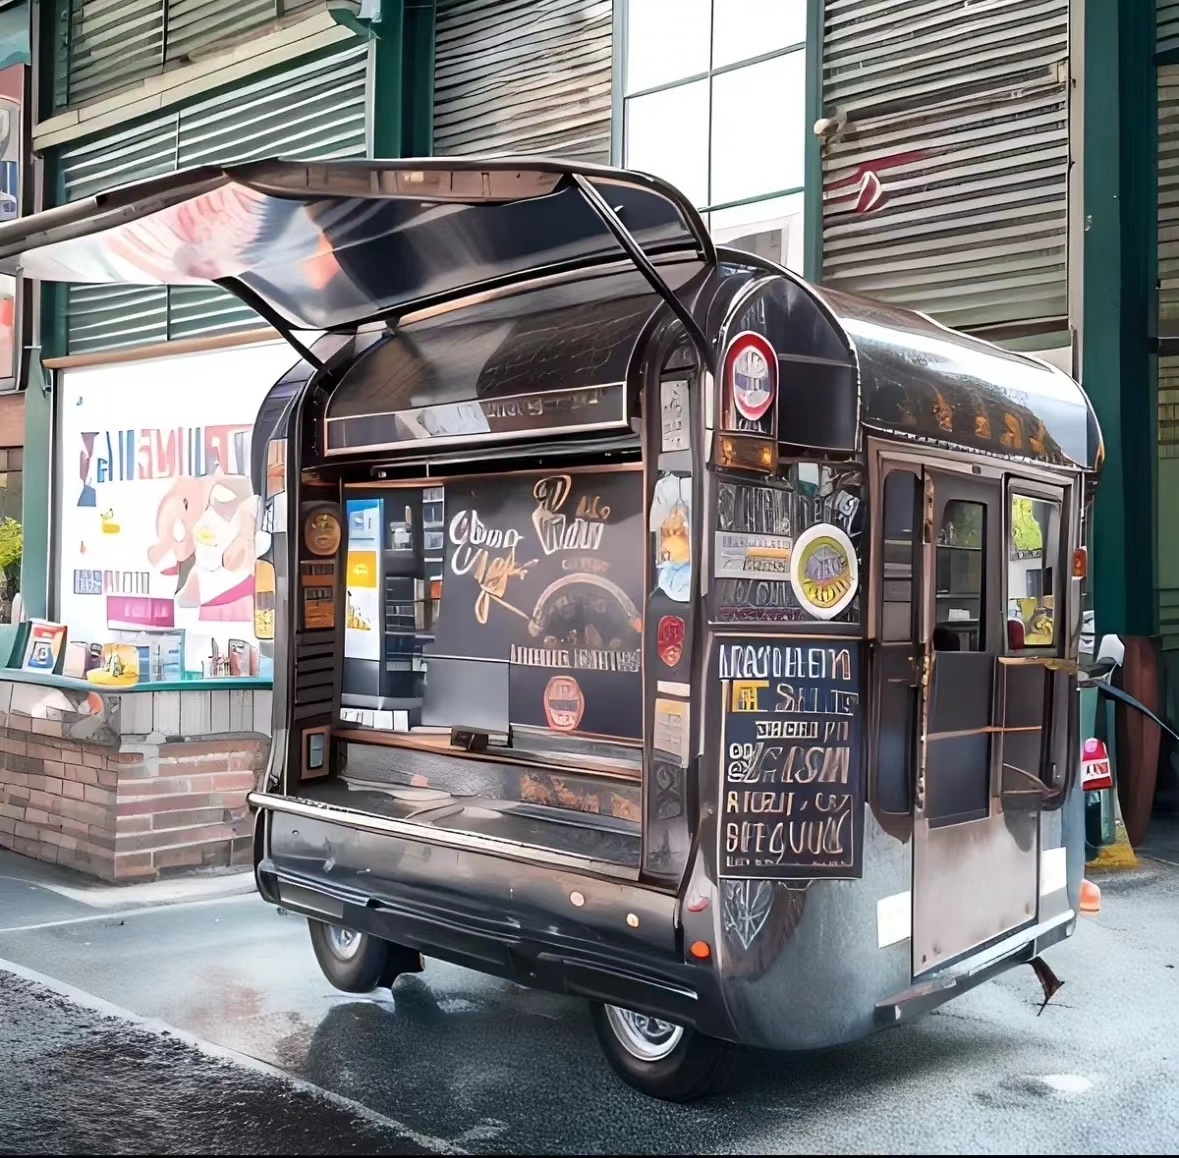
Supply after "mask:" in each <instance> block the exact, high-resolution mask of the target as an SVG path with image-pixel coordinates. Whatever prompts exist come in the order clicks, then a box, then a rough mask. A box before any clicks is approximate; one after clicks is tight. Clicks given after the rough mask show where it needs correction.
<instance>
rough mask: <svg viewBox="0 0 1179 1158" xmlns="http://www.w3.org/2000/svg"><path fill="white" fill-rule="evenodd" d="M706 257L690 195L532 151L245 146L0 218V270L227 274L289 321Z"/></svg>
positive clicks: (151, 277)
mask: <svg viewBox="0 0 1179 1158" xmlns="http://www.w3.org/2000/svg"><path fill="white" fill-rule="evenodd" d="M579 182H586V183H588V185H589V186H591V187H592V191H591V195H592V193H596V194H599V195H600V196H601V198H602V199H603V200H604V201H605V203H606V204H607V205H608V206H609V209H611V210H613V211H614V213H615V214H616V215H617V217H618V219H619V221H620V222H621V224H622V225H623V226H625V228H626V231H627V232H628V233H629V234H630V236H631V237H632V238H633V239H634V241H635V242H637V243H638V245H639V246H640V247H641V249H642V251H643V253H644V254H646V255H648V256H653V255H658V254H661V253H667V252H676V251H683V252H692V253H696V254H697V255H699V256H701V257H704V258H706V259H708V260H714V258H715V254H714V251H713V248H712V243H711V241H710V240H709V238H708V235H707V232H706V231H705V229H704V226H703V223H702V221H701V219H700V217H699V214H697V213H696V211H695V209H693V208H692V206H691V204H690V203H689V202H688V201H687V200H686V199H685V198H684V197H683V195H682V194H680V193H679V192H678V191H677V190H676V189H674V188H672V187H671V186H670V185H667V184H666V183H665V182H662V181H659V180H658V179H656V178H653V177H647V176H644V175H642V174H636V173H630V172H624V171H621V170H615V169H607V168H602V167H598V166H591V165H571V164H564V163H561V162H556V161H548V160H535V161H534V160H532V159H523V160H522V159H519V158H508V159H495V160H482V159H472V158H464V159H462V160H461V161H459V160H454V161H448V160H439V159H431V160H404V161H346V162H341V161H336V162H331V163H326V164H310V163H300V162H292V161H259V162H256V163H254V164H248V165H241V166H236V167H230V168H217V167H205V168H201V169H193V170H188V171H186V172H183V173H176V174H173V175H171V176H167V177H161V178H155V179H153V180H150V181H144V182H140V183H138V184H134V185H127V186H125V187H123V188H121V189H115V190H112V191H111V192H109V193H100V194H97V195H96V196H94V197H90V198H86V199H83V200H81V201H75V202H71V203H70V204H68V205H65V206H61V207H60V208H57V209H50V210H46V211H45V212H43V213H38V214H35V215H34V216H31V217H27V218H23V219H20V220H18V221H14V222H10V223H8V224H5V225H0V272H4V273H9V274H14V273H17V272H23V273H24V274H26V275H27V276H29V277H33V278H39V279H42V280H46V281H70V282H80V283H89V284H96V283H120V284H133V285H159V284H163V285H194V284H196V285H200V284H206V283H208V282H210V281H212V282H222V283H229V284H230V288H235V289H237V290H238V291H239V292H240V288H241V287H245V289H246V290H247V291H248V292H247V294H246V295H245V296H247V297H249V296H251V295H252V296H253V297H254V298H255V299H257V300H256V302H255V303H253V304H257V303H258V302H260V303H261V304H262V307H263V309H264V310H266V309H269V310H270V311H273V312H274V313H275V314H276V315H277V317H278V318H279V319H281V320H282V321H284V322H285V323H287V324H288V325H290V326H291V327H294V328H297V329H299V328H301V329H317V330H323V329H330V328H332V327H335V326H344V325H349V324H352V323H355V322H358V321H361V320H364V319H366V318H370V317H372V316H373V315H375V314H378V313H381V312H383V311H389V310H394V309H397V308H399V307H405V306H407V305H410V304H412V303H416V302H421V301H424V300H429V299H432V298H435V297H441V296H444V295H449V294H453V293H457V292H460V291H463V290H473V289H476V288H478V287H480V286H485V285H488V284H494V283H498V282H502V281H504V280H509V279H511V278H513V277H522V276H526V275H528V274H530V273H535V272H538V271H541V270H544V269H547V268H552V267H557V266H561V265H565V264H570V263H573V264H593V263H595V262H601V261H610V260H615V259H617V258H618V257H619V256H621V254H622V253H623V252H624V251H623V250H622V248H621V247H620V243H619V241H618V240H617V238H616V236H615V235H614V234H613V233H612V232H611V230H610V229H609V228H608V226H607V224H606V222H605V221H604V220H603V218H602V216H601V215H600V213H599V212H598V211H596V210H595V208H594V206H593V204H592V203H591V200H590V198H589V197H587V195H586V193H585V192H583V189H582V188H581V187H579V184H578V183H579Z"/></svg>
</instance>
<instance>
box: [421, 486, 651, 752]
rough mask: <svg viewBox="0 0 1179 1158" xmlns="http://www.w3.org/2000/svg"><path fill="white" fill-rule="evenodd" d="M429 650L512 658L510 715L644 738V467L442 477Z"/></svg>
mask: <svg viewBox="0 0 1179 1158" xmlns="http://www.w3.org/2000/svg"><path fill="white" fill-rule="evenodd" d="M445 502H446V530H445V542H444V549H445V569H444V572H443V579H442V594H441V604H440V607H439V613H438V619H437V622H436V624H435V627H434V642H433V645H432V646H431V647H430V648H429V650H428V652H427V659H429V657H430V656H448V657H458V658H461V659H480V660H499V661H503V662H505V663H506V664H507V665H508V666H507V668H506V669H505V677H506V678H507V680H508V709H509V715H510V717H511V722H512V723H513V724H523V725H532V726H536V727H541V728H547V729H549V730H551V731H555V732H568V733H577V734H580V735H602V736H611V737H619V738H624V739H641V737H642V703H643V694H642V626H643V625H642V605H643V551H644V526H643V475H642V472H641V471H638V470H611V471H594V470H583V471H574V472H570V473H560V474H557V473H545V474H540V473H535V474H533V473H528V474H510V475H499V476H496V475H486V476H482V477H480V478H474V479H464V480H455V481H452V482H447V483H446V495H445Z"/></svg>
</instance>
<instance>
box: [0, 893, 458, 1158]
mask: <svg viewBox="0 0 1179 1158" xmlns="http://www.w3.org/2000/svg"><path fill="white" fill-rule="evenodd" d="M173 907H174V906H173ZM0 970H3V971H4V972H6V973H10V974H12V976H14V977H20V978H22V979H23V980H25V981H31V982H32V983H33V984H34V985H41V986H43V987H44V988H46V989H48V990H50V991H52V992H53V993H56V994H58V995H59V996H61V997H64V998H66V999H67V1000H68V1001H71V1002H73V1003H74V1004H75V1005H79V1006H81V1007H82V1008H84V1009H89V1010H91V1011H92V1012H94V1013H98V1014H102V1015H103V1016H105V1017H113V1018H117V1019H118V1020H120V1021H124V1022H127V1023H128V1024H129V1025H132V1026H134V1027H135V1028H137V1029H142V1030H145V1031H147V1032H148V1033H152V1034H156V1035H158V1036H166V1037H169V1038H171V1039H172V1040H174V1041H180V1042H183V1043H184V1044H185V1045H188V1046H191V1047H192V1048H193V1049H197V1050H200V1051H201V1053H203V1054H205V1055H206V1056H207V1057H211V1058H216V1059H218V1060H220V1061H228V1062H232V1063H234V1064H235V1065H239V1066H242V1067H243V1068H244V1069H248V1070H252V1071H253V1072H254V1073H259V1074H264V1075H266V1076H268V1077H272V1078H277V1079H279V1081H282V1082H285V1083H286V1084H287V1085H289V1086H290V1087H291V1088H292V1089H296V1090H299V1091H301V1092H303V1093H310V1094H314V1095H316V1096H317V1097H320V1098H323V1099H324V1100H325V1101H328V1102H331V1103H332V1104H333V1105H336V1106H339V1107H340V1108H341V1109H344V1110H347V1111H348V1112H349V1113H351V1114H355V1115H356V1116H357V1117H358V1118H361V1119H363V1120H364V1121H366V1122H370V1123H372V1124H373V1125H376V1126H382V1127H384V1128H385V1129H388V1130H390V1131H391V1132H393V1133H395V1134H398V1135H400V1136H401V1137H402V1138H404V1139H405V1140H406V1141H408V1142H413V1143H414V1144H415V1145H417V1146H421V1147H422V1149H424V1150H429V1151H431V1152H432V1153H434V1154H466V1153H468V1151H466V1150H463V1149H461V1148H460V1147H458V1146H456V1145H455V1144H454V1143H453V1142H449V1141H447V1140H446V1139H445V1138H436V1137H434V1136H432V1135H430V1134H422V1133H419V1132H418V1131H417V1130H414V1129H413V1128H412V1127H410V1126H406V1125H405V1124H404V1123H402V1122H398V1121H396V1120H395V1119H393V1118H388V1117H386V1116H385V1115H384V1114H378V1113H377V1111H376V1110H372V1109H370V1108H369V1107H368V1106H366V1105H364V1104H363V1103H361V1102H356V1101H353V1100H352V1099H351V1098H346V1097H344V1095H343V1094H337V1093H333V1092H332V1091H331V1090H325V1089H324V1088H323V1087H322V1086H317V1085H315V1083H314V1082H308V1081H305V1080H304V1079H303V1078H297V1077H295V1075H294V1074H289V1073H287V1071H286V1070H281V1069H279V1068H278V1067H277V1066H272V1065H269V1064H268V1063H267V1062H264V1061H259V1060H258V1058H255V1057H250V1055H249V1054H245V1053H240V1052H239V1051H238V1050H235V1049H230V1048H228V1047H227V1046H222V1045H215V1044H214V1043H213V1042H211V1041H206V1040H205V1039H204V1038H201V1037H197V1036H196V1035H195V1034H191V1033H187V1032H185V1031H184V1030H181V1029H176V1028H175V1027H174V1026H171V1025H168V1024H166V1023H165V1022H162V1021H158V1020H156V1019H155V1018H151V1017H142V1016H140V1015H139V1014H138V1013H134V1012H132V1011H131V1010H130V1009H124V1008H123V1007H122V1006H119V1005H115V1004H113V1003H112V1002H110V1001H106V1000H104V999H103V998H101V997H95V996H94V994H92V993H87V992H85V991H84V990H82V989H76V988H75V987H74V986H72V985H67V984H66V983H65V982H64V981H58V980H57V979H56V978H55V977H49V976H47V975H46V974H44V973H39V972H37V970H35V969H26V968H25V966H23V965H18V964H17V963H16V962H15V961H8V960H6V959H5V958H3V957H0Z"/></svg>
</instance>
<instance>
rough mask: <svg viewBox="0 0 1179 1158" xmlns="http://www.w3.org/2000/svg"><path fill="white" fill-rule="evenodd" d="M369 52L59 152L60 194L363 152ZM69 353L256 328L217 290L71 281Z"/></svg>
mask: <svg viewBox="0 0 1179 1158" xmlns="http://www.w3.org/2000/svg"><path fill="white" fill-rule="evenodd" d="M367 72H368V48H367V47H366V46H364V45H360V46H358V47H355V48H350V49H348V50H346V51H345V52H342V53H335V54H333V55H332V56H329V57H325V58H321V59H319V60H316V61H313V62H312V63H309V64H304V65H301V66H299V67H298V68H293V69H289V70H288V71H287V72H285V73H283V74H282V75H280V76H276V77H270V78H268V79H267V80H264V81H256V82H255V83H253V84H250V85H247V86H245V87H243V88H240V89H238V90H237V91H236V92H234V93H232V94H227V95H223V96H221V97H219V98H218V99H217V100H210V101H202V102H201V103H200V104H197V105H192V106H190V107H188V108H185V109H181V110H180V111H179V112H176V113H172V114H169V115H168V116H166V117H160V118H157V119H156V120H153V121H151V122H149V123H147V124H144V125H141V126H139V127H137V128H135V129H131V130H128V131H125V132H122V133H118V134H115V135H114V136H110V137H103V138H101V139H99V140H97V141H93V142H91V143H90V144H87V145H83V146H80V147H78V148H75V149H70V150H66V151H63V152H62V153H61V154H60V157H59V165H60V171H61V174H62V178H63V182H64V190H63V191H64V195H65V200H67V201H73V200H76V199H77V198H79V197H86V196H89V195H90V194H93V193H96V192H98V191H99V190H102V189H111V188H114V187H115V186H117V185H125V184H127V183H128V182H131V181H139V180H143V179H145V178H147V177H155V176H159V175H160V174H162V173H171V172H174V171H175V170H176V169H184V168H188V167H190V166H193V165H201V164H207V163H223V164H232V163H234V162H241V161H252V160H258V159H259V158H262V157H276V156H282V157H290V158H302V159H307V160H326V159H329V158H333V157H363V156H364V155H365V154H366V153H367V136H368V134H367V83H366V78H367ZM66 320H67V324H66V335H67V341H68V349H69V352H70V353H71V354H82V353H92V352H95V351H97V350H111V349H118V348H122V347H128V346H142V345H147V344H151V343H156V342H164V341H168V340H169V339H172V338H191V337H198V336H205V335H209V334H217V333H233V332H238V331H241V330H248V329H253V328H255V327H257V326H258V325H259V322H258V319H257V317H256V316H255V315H254V314H253V313H252V312H251V311H249V310H248V309H246V307H245V306H243V305H241V303H240V302H238V301H237V299H236V298H234V297H232V296H231V295H230V294H227V293H225V292H224V291H223V290H220V289H217V288H215V287H204V286H193V287H188V286H186V287H182V288H175V289H171V290H165V289H163V288H155V287H152V286H80V285H71V286H69V287H68V289H67V294H66Z"/></svg>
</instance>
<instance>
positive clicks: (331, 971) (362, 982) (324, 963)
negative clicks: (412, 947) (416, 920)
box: [307, 918, 389, 993]
mask: <svg viewBox="0 0 1179 1158" xmlns="http://www.w3.org/2000/svg"><path fill="white" fill-rule="evenodd" d="M307 927H308V929H309V930H310V932H311V946H312V948H313V949H314V950H315V959H316V960H317V961H318V962H319V967H320V969H322V970H323V975H324V976H325V977H326V978H327V979H328V980H329V981H330V982H331V983H332V985H334V986H335V987H336V988H337V989H342V990H343V991H344V992H345V993H371V992H372V991H373V990H374V989H376V988H377V986H378V985H380V984H381V982H382V980H383V978H384V977H385V974H386V967H387V965H388V963H389V945H388V943H387V942H385V941H382V940H381V939H380V938H379V937H370V936H369V935H368V934H367V933H356V932H353V930H351V929H344V928H342V927H341V926H339V925H329V924H326V923H325V922H324V921H316V920H314V919H312V918H308V921H307Z"/></svg>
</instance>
